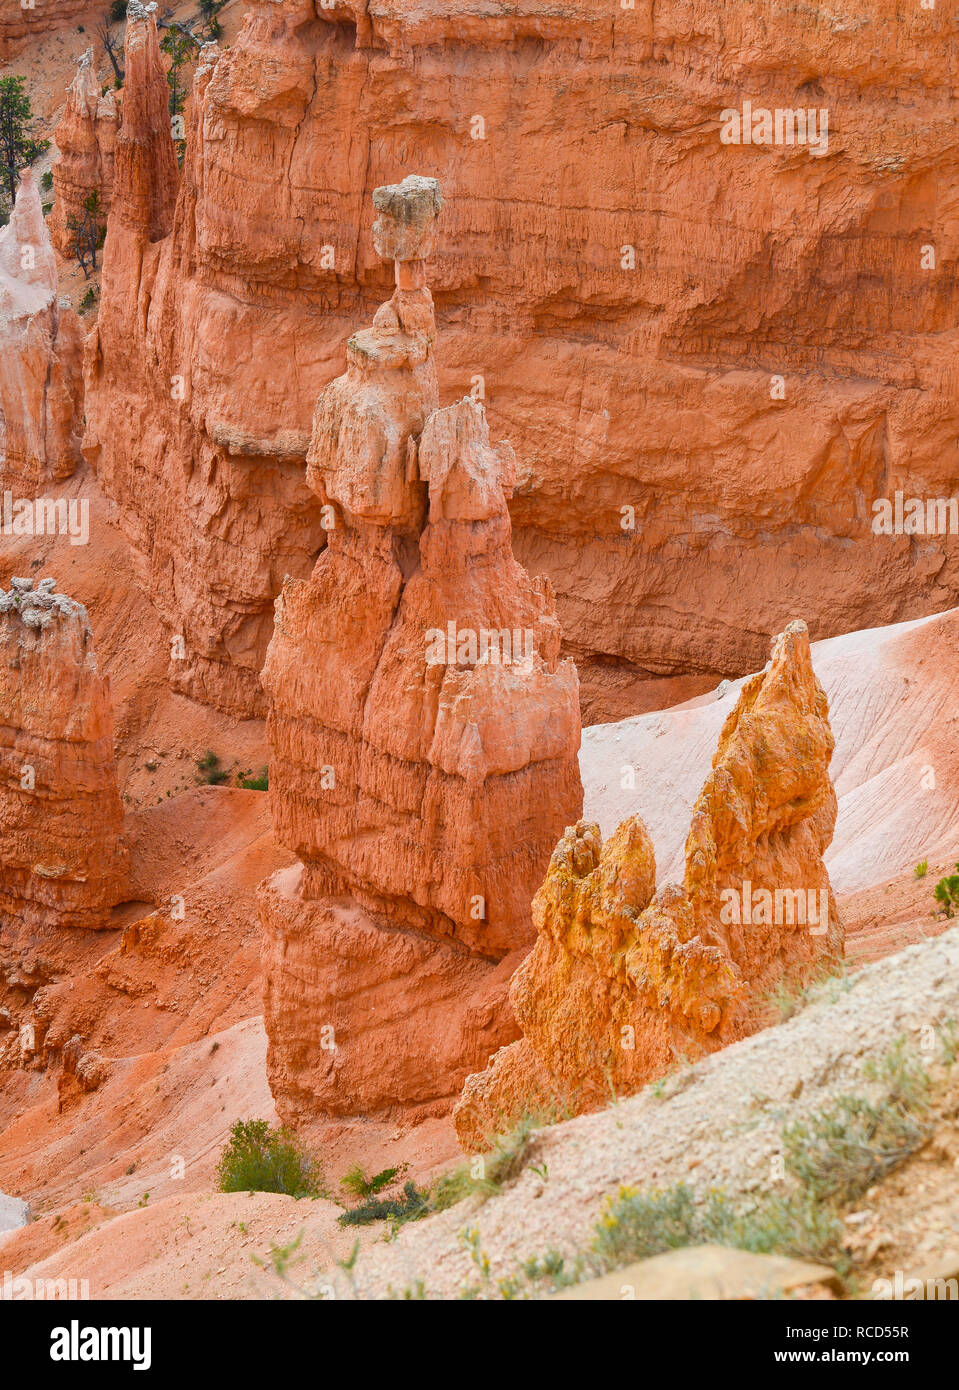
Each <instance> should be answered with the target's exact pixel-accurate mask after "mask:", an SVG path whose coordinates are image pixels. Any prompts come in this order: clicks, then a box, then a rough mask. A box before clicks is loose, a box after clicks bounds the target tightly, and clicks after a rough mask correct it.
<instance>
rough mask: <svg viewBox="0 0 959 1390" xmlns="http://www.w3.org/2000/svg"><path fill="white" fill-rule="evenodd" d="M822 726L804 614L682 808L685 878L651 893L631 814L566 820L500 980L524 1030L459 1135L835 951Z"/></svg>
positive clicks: (705, 1042)
mask: <svg viewBox="0 0 959 1390" xmlns="http://www.w3.org/2000/svg"><path fill="white" fill-rule="evenodd" d="M832 751H833V737H832V733H831V731H830V727H829V719H828V707H827V702H826V696H825V694H824V693H823V691H822V689H821V687H820V686H819V683H818V681H817V680H816V677H815V675H814V672H813V668H812V661H811V658H810V651H809V635H808V631H807V628H806V625H805V623H798V622H797V623H791V624H790V626H789V627H788V628H787V629H786V631H785V632H784V633H782V635H781V636H780V637H779V638H778V639H777V641H776V643H775V645H774V647H773V653H772V659H771V661H770V663H769V664H768V666H767V668H766V670H765V671H764V672H762V673H760V674H758V675H755V676H752V677H751V678H750V679H749V681H747V683H746V684H745V686H744V687H743V690H742V693H741V695H740V698H739V701H738V703H737V705H736V707H735V709H734V710H732V711H731V713H730V715H729V717H728V718H727V720H726V723H725V725H724V727H723V731H722V734H721V736H720V740H719V747H718V749H717V752H716V755H715V758H714V759H713V770H712V772H711V773H710V774H709V776H708V778H707V779H706V783H705V786H704V787H703V790H702V793H701V794H700V797H699V800H698V801H697V803H696V806H695V808H694V811H693V817H692V824H691V827H690V832H689V837H688V839H687V841H686V867H685V877H684V881H683V885H682V887H681V888H680V887H679V886H678V885H676V884H671V883H667V884H665V885H664V886H663V887H661V888H660V890H659V891H658V892H656V864H655V857H654V851H653V845H652V841H651V839H650V836H649V833H648V832H647V830H646V827H645V825H644V823H643V821H642V820H641V819H640V818H639V817H638V816H632V817H630V818H629V819H628V820H626V821H624V822H623V824H622V825H620V827H619V829H618V830H617V831H616V832H615V834H614V835H612V836H611V837H610V839H609V840H607V842H606V844H605V845H604V844H603V843H602V839H601V836H600V832H599V828H598V827H597V826H595V825H591V824H588V823H587V822H584V821H581V822H580V823H579V824H578V825H576V826H574V827H570V828H568V829H567V830H566V833H565V834H564V835H563V837H562V839H561V840H560V842H559V844H558V845H557V847H556V850H555V852H554V854H553V857H552V860H551V863H550V867H549V872H548V874H547V876H546V880H545V882H544V883H543V886H542V888H541V889H540V890H539V892H538V893H537V895H536V899H535V902H534V907H533V910H534V917H535V920H536V925H537V928H538V933H539V934H538V936H537V941H536V945H535V947H534V948H533V950H532V951H531V952H530V954H529V955H528V956H527V957H526V959H525V960H524V961H523V963H522V964H521V965H520V967H519V969H518V970H517V972H516V974H515V975H514V977H513V980H512V982H511V984H510V998H511V1001H512V1005H513V1011H514V1013H515V1016H516V1019H517V1022H518V1023H519V1025H520V1027H521V1028H522V1030H523V1037H522V1039H521V1040H520V1041H519V1042H516V1043H514V1044H512V1045H511V1046H509V1047H508V1048H505V1049H504V1050H502V1051H501V1052H499V1053H498V1054H497V1055H496V1056H495V1057H493V1058H492V1059H491V1061H490V1065H489V1067H488V1068H487V1070H486V1071H485V1072H483V1073H481V1074H479V1075H476V1076H471V1077H470V1078H469V1080H468V1081H467V1083H466V1086H465V1088H464V1092H463V1096H462V1099H461V1100H460V1102H459V1105H458V1106H457V1109H456V1111H455V1116H454V1118H455V1122H456V1128H457V1133H458V1135H459V1138H460V1141H461V1143H463V1144H464V1146H465V1147H467V1148H482V1147H483V1145H484V1143H486V1142H488V1140H489V1138H490V1136H491V1135H492V1134H494V1133H496V1132H498V1131H500V1130H502V1129H503V1128H504V1127H505V1128H508V1127H509V1126H510V1124H511V1123H512V1122H513V1121H514V1120H515V1119H516V1118H517V1117H518V1116H519V1115H521V1114H523V1113H524V1112H525V1111H527V1110H531V1109H532V1110H535V1109H537V1108H540V1107H541V1108H544V1109H548V1108H550V1107H556V1108H557V1109H559V1110H571V1111H573V1112H574V1113H575V1112H577V1111H581V1110H587V1109H591V1108H595V1107H596V1106H597V1105H601V1104H603V1103H604V1102H607V1101H609V1100H611V1099H613V1098H615V1097H616V1096H622V1095H625V1094H629V1093H630V1092H633V1091H636V1090H638V1089H639V1088H640V1087H641V1086H643V1085H644V1084H645V1083H646V1082H647V1081H649V1080H651V1079H653V1078H655V1077H657V1076H661V1075H663V1073H664V1072H666V1071H667V1070H668V1069H669V1068H670V1067H671V1066H673V1065H674V1064H675V1063H676V1062H677V1061H678V1060H681V1059H683V1058H686V1059H692V1058H694V1057H695V1056H698V1055H700V1054H701V1053H703V1052H705V1051H712V1050H714V1049H716V1048H719V1047H723V1046H725V1045H726V1044H727V1043H729V1042H731V1041H733V1040H735V1039H736V1038H739V1037H742V1036H743V1035H744V1034H745V1033H747V1032H749V1031H750V1030H751V1028H753V1027H755V1026H756V1021H757V1019H758V1017H759V1016H760V1013H761V1010H762V1008H763V1007H764V1006H765V1005H766V1003H767V1001H768V996H769V993H770V991H771V990H772V989H773V988H774V987H775V986H777V985H781V984H783V983H787V984H789V985H790V986H796V985H797V984H799V983H802V982H806V981H808V980H809V979H810V978H811V977H812V975H813V974H814V973H815V972H816V971H817V970H820V969H822V968H825V967H828V966H829V965H830V964H832V963H834V962H835V961H837V960H838V958H839V957H841V954H842V948H843V932H842V927H841V924H840V922H839V918H838V914H837V911H836V905H835V900H834V898H833V894H832V891H831V888H830V885H829V877H828V874H827V872H826V869H825V866H824V864H823V854H824V853H825V851H826V849H827V848H828V846H829V843H830V841H831V839H832V834H833V829H834V826H835V821H836V795H835V792H834V790H833V786H832V782H831V781H830V778H829V770H828V769H829V760H830V756H831V754H832Z"/></svg>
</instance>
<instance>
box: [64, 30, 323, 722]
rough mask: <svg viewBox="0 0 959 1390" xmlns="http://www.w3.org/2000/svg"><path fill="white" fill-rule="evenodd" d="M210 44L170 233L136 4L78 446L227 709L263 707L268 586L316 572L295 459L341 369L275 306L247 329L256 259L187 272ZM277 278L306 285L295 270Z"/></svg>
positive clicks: (194, 233)
mask: <svg viewBox="0 0 959 1390" xmlns="http://www.w3.org/2000/svg"><path fill="white" fill-rule="evenodd" d="M216 59H217V52H216V47H215V45H210V46H208V47H206V48H205V49H204V51H203V53H202V54H201V57H200V61H199V63H198V66H197V72H196V81H195V85H194V91H193V100H192V103H191V105H190V112H189V129H188V154H187V159H186V161H185V165H184V170H183V180H182V184H181V187H180V195H179V203H178V205H177V212H176V219H175V224H174V225H173V229H172V232H171V233H170V235H167V236H164V233H165V232H167V231H170V226H171V221H172V219H173V204H174V198H175V186H176V177H177V173H176V160H175V156H174V151H173V142H172V137H171V132H170V120H169V115H168V110H167V101H168V87H167V83H166V78H165V75H164V72H163V68H162V63H161V60H160V55H159V52H158V49H157V40H156V34H155V31H154V21H153V19H152V18H151V17H149V16H147V17H143V16H142V15H138V16H136V17H132V18H131V19H130V21H129V22H128V25H127V58H126V73H127V80H126V84H125V87H124V113H123V125H122V129H121V134H120V136H119V138H118V141H117V150H116V161H115V174H114V210H113V213H112V215H111V217H110V220H109V230H108V234H107V241H106V245H105V247H104V257H103V275H102V296H101V306H100V313H99V319H98V323H97V327H96V329H95V330H94V331H93V333H92V334H91V335H90V338H89V340H88V347H87V357H86V372H85V375H86V415H87V431H86V435H85V438H84V452H85V453H86V455H87V457H88V458H89V460H90V462H91V464H92V466H93V468H94V470H95V471H96V473H97V474H98V477H99V480H100V482H101V484H102V485H103V487H104V489H105V490H106V491H107V492H108V493H109V494H110V496H112V497H113V498H114V500H115V501H116V502H117V504H118V507H119V515H120V524H121V526H122V528H123V530H124V532H125V534H126V535H127V536H128V537H129V539H130V541H131V543H132V544H133V545H134V547H136V548H137V549H138V550H139V551H140V552H141V553H142V554H143V555H145V556H147V557H148V562H149V563H148V571H147V572H148V575H149V587H150V592H151V597H152V598H153V600H154V603H155V604H156V607H157V610H158V612H159V614H160V616H161V618H162V619H163V621H164V622H165V623H166V625H167V627H168V628H169V630H170V633H171V637H174V638H176V639H177V640H176V641H174V642H172V643H171V651H172V653H173V658H172V660H171V665H170V680H171V683H172V684H173V685H174V687H175V688H176V689H178V690H183V691H185V692H186V693H188V694H190V695H192V696H193V697H194V698H196V699H199V700H202V701H205V702H208V703H211V704H214V705H217V706H219V707H220V708H222V709H226V710H229V711H231V712H233V713H237V714H252V713H261V714H262V713H265V701H264V699H263V696H262V692H261V690H260V685H259V672H260V669H261V667H262V665H263V660H264V657H265V655H266V647H267V643H268V641H269V636H270V631H271V628H272V606H273V601H274V598H275V595H276V594H277V593H278V592H279V589H280V587H281V585H282V583H283V579H284V577H285V576H286V575H287V574H293V575H302V576H304V577H305V576H306V575H307V574H309V572H310V570H311V569H312V566H313V563H314V561H315V559H316V555H317V553H318V551H319V550H320V548H321V546H322V544H323V540H324V532H323V529H322V527H321V525H320V512H319V507H318V504H317V502H316V498H315V497H314V496H313V495H312V494H311V493H310V492H309V490H308V488H307V487H306V485H305V482H304V480H303V467H302V465H303V459H304V457H305V454H306V448H307V444H308V442H309V418H310V411H311V410H312V407H313V404H314V403H315V401H316V396H317V393H318V391H319V389H320V387H321V386H322V385H323V384H324V383H325V382H326V381H328V380H329V378H330V377H331V376H332V375H333V371H332V370H331V369H330V370H326V371H323V372H319V373H318V372H317V371H316V370H315V363H314V362H311V360H310V357H309V353H307V355H306V357H305V358H304V357H302V354H301V353H300V352H299V350H298V348H297V346H296V343H295V340H294V338H293V336H291V335H290V334H289V333H288V332H286V331H285V330H284V328H283V327H282V326H281V325H280V324H279V323H277V322H276V321H275V320H273V319H271V318H270V316H269V315H268V314H266V315H263V314H260V315H259V317H260V319H261V320H262V322H263V324H264V325H266V324H267V322H269V328H268V330H267V331H266V332H265V333H260V332H259V331H257V332H251V330H250V322H249V315H250V313H251V312H253V313H254V314H256V311H255V310H253V303H254V302H255V301H256V300H258V299H260V298H261V297H262V296H264V295H266V297H267V298H270V297H271V295H272V290H271V288H270V283H269V282H270V275H271V274H272V271H270V272H268V273H267V274H266V280H265V281H264V283H263V284H261V286H260V288H257V286H256V283H255V282H256V279H257V277H256V276H251V275H249V274H248V268H247V267H246V266H244V265H242V264H239V263H238V262H236V261H235V258H234V257H233V256H232V255H231V254H230V253H227V254H226V256H225V257H224V258H222V259H221V258H220V256H219V254H218V253H214V259H215V260H216V262H217V265H218V266H219V269H218V270H217V271H216V272H215V274H214V276H213V280H210V279H209V276H208V275H207V271H206V270H205V271H204V272H203V274H202V276H201V278H202V280H203V284H202V285H201V284H200V283H199V282H198V281H195V280H194V273H193V271H194V268H195V267H196V266H197V265H198V263H199V262H202V263H203V264H204V266H207V267H208V268H209V266H210V263H209V262H208V257H207V252H206V250H205V249H204V247H205V246H206V245H207V244H208V242H209V233H208V231H207V229H206V228H205V227H204V225H203V213H202V209H203V207H204V205H205V202H206V197H207V194H206V179H207V173H206V170H205V169H204V167H203V162H202V157H201V152H202V149H203V148H204V142H205V140H206V139H207V138H212V132H215V130H216V129H217V127H218V124H219V122H220V119H221V118H220V116H219V115H218V113H217V111H216V108H215V106H214V105H213V103H212V102H211V101H210V100H209V98H208V89H209V87H210V83H211V79H212V78H213V75H214V71H215V70H216V69H217V61H216ZM220 61H221V62H222V63H228V62H229V61H230V58H229V56H226V57H224V58H222V59H221V60H220ZM270 67H271V69H272V60H271V63H270ZM250 215H251V209H250V208H249V206H248V205H247V200H246V199H245V197H244V196H242V195H241V196H240V199H239V201H238V203H237V204H236V207H235V209H234V211H233V213H232V214H231V216H232V218H233V220H234V224H235V234H236V236H237V237H241V236H243V235H245V234H246V230H247V228H248V225H249V218H250ZM276 215H277V209H276V207H275V206H274V208H273V210H272V212H271V213H270V218H271V219H273V218H275V216H276ZM157 238H160V239H157ZM221 272H222V277H223V278H222V279H221ZM214 282H215V283H214ZM281 293H282V295H283V297H285V298H288V299H290V300H295V299H296V298H297V295H296V293H295V286H294V285H293V283H290V284H289V285H288V286H287V287H286V288H284V289H283V290H282V291H281ZM251 294H252V300H251V297H250V296H251ZM305 302H308V301H305ZM147 306H148V311H147ZM310 314H311V315H313V316H314V317H315V305H314V307H313V308H311V309H310ZM267 344H269V347H267ZM241 402H242V407H241V408H238V405H239V403H241Z"/></svg>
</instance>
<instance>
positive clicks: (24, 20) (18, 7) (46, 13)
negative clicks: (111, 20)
mask: <svg viewBox="0 0 959 1390" xmlns="http://www.w3.org/2000/svg"><path fill="white" fill-rule="evenodd" d="M95 8H96V7H95V6H94V5H92V4H91V0H33V3H32V4H30V5H24V4H22V3H21V0H0V63H5V62H7V60H8V59H10V58H12V57H13V56H14V54H15V53H19V52H20V50H21V49H22V48H23V47H24V46H25V45H26V44H27V43H29V41H30V40H31V39H33V38H39V37H40V36H41V35H43V34H48V33H52V32H53V31H54V30H55V29H65V28H66V27H67V26H68V25H72V26H75V25H76V22H77V19H78V18H79V17H80V16H81V15H86V14H89V13H90V12H91V10H94V9H95Z"/></svg>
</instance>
